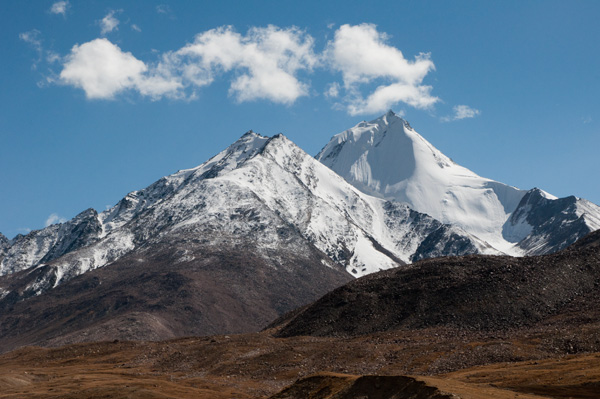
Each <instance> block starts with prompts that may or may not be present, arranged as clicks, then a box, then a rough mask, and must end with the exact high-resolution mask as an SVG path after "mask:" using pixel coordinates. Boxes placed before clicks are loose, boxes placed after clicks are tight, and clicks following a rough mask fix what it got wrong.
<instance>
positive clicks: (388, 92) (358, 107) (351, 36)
mask: <svg viewBox="0 0 600 399" xmlns="http://www.w3.org/2000/svg"><path fill="white" fill-rule="evenodd" d="M387 41H388V36H387V35H386V34H385V33H380V32H378V31H377V27H376V26H375V25H373V24H361V25H354V26H352V25H342V26H341V27H340V28H339V29H338V30H337V31H336V32H335V35H334V39H333V40H331V41H330V42H329V43H328V44H327V48H326V50H325V59H326V60H327V62H328V63H329V65H330V67H331V68H332V69H333V70H334V71H338V72H340V73H341V74H342V80H343V83H344V89H345V91H346V95H345V97H344V101H345V103H346V106H347V110H348V112H349V113H350V114H351V115H356V114H371V113H377V112H384V111H385V110H387V109H390V108H392V107H393V106H394V105H396V104H398V103H400V102H403V103H406V104H408V105H410V106H412V107H415V108H421V109H425V108H429V107H431V106H432V105H433V104H435V103H436V102H438V101H439V99H438V98H437V97H434V96H432V95H431V89H432V88H431V86H425V85H422V82H423V79H424V78H425V76H427V74H428V73H429V72H430V71H432V70H435V65H434V64H433V61H431V59H430V55H429V54H425V53H421V54H419V55H418V56H416V57H415V59H414V60H413V61H410V60H407V59H406V58H404V55H403V54H402V52H401V51H400V50H398V49H397V48H395V47H392V46H390V45H388V44H387V43H386V42H387ZM377 82H378V83H380V85H379V86H377V88H376V89H375V90H374V91H373V92H372V93H371V94H369V95H368V96H366V98H365V97H364V96H363V95H362V90H361V85H367V84H372V83H377Z"/></svg>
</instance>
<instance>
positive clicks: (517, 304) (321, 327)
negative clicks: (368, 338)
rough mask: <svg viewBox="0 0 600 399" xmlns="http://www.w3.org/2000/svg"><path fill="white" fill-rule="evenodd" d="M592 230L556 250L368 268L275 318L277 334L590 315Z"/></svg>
mask: <svg viewBox="0 0 600 399" xmlns="http://www.w3.org/2000/svg"><path fill="white" fill-rule="evenodd" d="M599 246H600V232H595V233H592V234H590V235H589V236H588V237H586V238H585V239H584V240H583V242H582V243H581V244H576V245H575V246H573V247H569V248H567V249H565V250H563V251H561V252H559V253H556V254H552V255H544V256H531V257H524V258H513V257H507V256H478V255H473V256H458V257H446V258H439V259H428V260H424V261H421V262H417V263H415V264H413V265H412V266H411V267H409V268H402V269H395V270H388V271H383V272H380V273H375V274H372V275H370V276H366V277H364V278H361V279H358V280H355V281H352V282H350V283H348V284H346V285H345V286H343V287H340V288H338V289H336V290H334V291H333V292H331V293H329V294H327V295H325V296H324V297H323V298H321V299H320V300H318V301H317V302H315V303H314V304H312V305H311V306H309V307H307V308H305V309H303V310H302V311H301V312H299V313H297V314H294V315H291V316H290V317H288V318H283V319H281V320H280V322H279V324H280V327H281V330H280V332H279V333H278V334H279V336H282V337H289V336H296V335H316V336H346V335H350V336H352V335H362V334H370V333H375V332H382V331H390V330H398V329H400V330H402V329H405V330H414V329H425V328H428V327H440V326H446V327H451V328H455V329H456V328H457V329H463V330H468V331H506V330H510V329H521V328H528V327H532V326H538V327H539V326H544V325H548V326H549V327H548V328H551V327H552V326H556V325H557V324H561V323H563V324H564V323H566V324H567V325H568V324H569V320H573V319H577V320H598V316H599V315H600V311H599V310H598V309H599V308H600V307H599V305H600V299H599V298H600V252H599V251H598V247H599Z"/></svg>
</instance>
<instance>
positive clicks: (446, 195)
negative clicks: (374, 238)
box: [316, 111, 600, 256]
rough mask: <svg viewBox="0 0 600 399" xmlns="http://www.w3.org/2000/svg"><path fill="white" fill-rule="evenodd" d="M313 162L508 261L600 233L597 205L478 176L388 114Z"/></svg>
mask: <svg viewBox="0 0 600 399" xmlns="http://www.w3.org/2000/svg"><path fill="white" fill-rule="evenodd" d="M316 158H317V159H318V160H319V161H321V162H322V163H323V164H324V165H327V166H328V167H329V168H331V169H332V170H333V171H335V172H337V173H338V174H339V175H340V176H343V177H344V178H345V179H346V180H347V181H348V182H350V183H351V184H353V185H354V186H355V187H357V188H358V189H360V190H361V191H363V192H365V193H368V194H370V195H374V196H377V197H379V198H384V199H387V200H392V201H398V202H402V203H406V204H408V205H409V206H410V207H411V208H412V209H414V210H416V211H418V212H422V213H426V214H428V215H430V216H432V217H434V218H435V219H437V220H439V221H441V222H442V223H446V224H450V225H452V226H457V227H460V228H462V229H464V230H465V231H467V232H468V233H470V234H472V235H473V236H475V237H477V238H479V239H480V240H482V241H484V242H486V243H488V244H489V245H491V246H492V247H493V248H495V249H496V250H498V251H501V252H503V253H506V254H510V255H517V256H519V255H525V254H540V253H548V252H554V251H558V250H560V249H562V248H564V247H566V246H567V245H569V244H571V243H573V242H574V241H575V240H577V239H578V238H580V237H582V236H583V235H585V234H587V233H589V232H591V231H594V230H597V229H599V228H600V207H598V206H597V205H594V204H592V203H590V202H588V201H585V200H582V199H578V198H575V197H569V198H566V199H557V198H556V197H554V196H552V195H550V194H548V193H546V192H544V191H542V190H539V189H533V190H530V191H525V190H520V189H517V188H515V187H511V186H508V185H506V184H503V183H500V182H497V181H493V180H491V179H487V178H484V177H481V176H478V175H477V174H475V173H474V172H472V171H470V170H469V169H467V168H464V167H462V166H460V165H458V164H456V163H455V162H453V161H452V160H451V159H450V158H448V157H447V156H445V155H444V154H442V153H441V152H440V151H439V150H437V149H436V148H435V147H434V146H433V145H431V144H430V143H429V142H428V141H427V140H425V139H424V138H423V137H422V136H420V135H419V134H418V133H417V132H416V131H415V130H414V129H412V127H411V126H410V125H409V124H408V122H406V121H405V120H403V119H402V118H400V117H399V116H397V115H396V114H394V113H393V112H392V111H389V112H388V113H387V114H386V115H383V116H382V117H380V118H378V119H375V120H373V121H371V122H361V123H359V124H358V125H356V126H355V127H353V128H352V129H349V130H346V131H344V132H342V133H340V134H337V135H335V136H334V137H333V138H332V139H331V141H330V142H329V143H328V144H327V145H326V146H325V147H324V148H323V149H322V150H321V152H320V153H319V154H318V155H317V157H316Z"/></svg>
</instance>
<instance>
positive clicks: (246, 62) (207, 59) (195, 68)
mask: <svg viewBox="0 0 600 399" xmlns="http://www.w3.org/2000/svg"><path fill="white" fill-rule="evenodd" d="M167 59H168V62H165V63H164V64H163V66H164V67H165V68H168V69H170V70H178V72H179V73H180V74H181V75H182V76H183V78H184V79H185V80H186V81H188V82H190V83H191V84H193V85H196V86H204V85H207V84H210V83H212V81H213V80H214V77H215V76H216V75H217V74H220V73H222V72H230V71H235V72H236V73H237V77H236V78H235V79H234V80H233V81H232V82H231V86H230V90H229V92H230V94H231V95H233V96H234V97H235V98H236V99H237V100H238V101H240V102H243V101H252V100H257V99H267V100H271V101H273V102H277V103H284V104H291V103H293V102H294V101H295V100H296V99H297V98H298V97H301V96H305V95H307V94H308V85H307V84H305V83H302V82H300V81H299V80H298V78H297V74H298V72H299V71H302V70H308V71H310V70H311V69H312V68H313V67H314V66H315V65H316V63H317V56H316V55H315V53H314V52H313V39H312V37H311V36H309V35H307V34H305V33H303V32H302V31H300V30H298V29H296V28H293V27H292V28H287V29H280V28H278V27H275V26H268V27H266V28H251V29H250V30H249V31H248V33H247V34H246V35H245V36H242V35H241V34H239V33H237V32H235V31H234V30H233V28H232V27H230V26H226V27H221V28H218V29H212V30H209V31H207V32H204V33H201V34H199V35H197V36H196V38H195V40H194V42H193V43H191V44H188V45H187V46H185V47H183V48H181V49H180V50H178V51H176V52H174V53H172V54H169V56H168V57H167V58H166V60H167Z"/></svg>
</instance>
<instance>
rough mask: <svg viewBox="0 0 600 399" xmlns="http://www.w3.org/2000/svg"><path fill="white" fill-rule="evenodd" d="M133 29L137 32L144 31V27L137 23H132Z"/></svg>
mask: <svg viewBox="0 0 600 399" xmlns="http://www.w3.org/2000/svg"><path fill="white" fill-rule="evenodd" d="M131 30H134V31H136V32H141V31H142V29H141V28H140V27H139V26H137V25H136V24H131Z"/></svg>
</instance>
